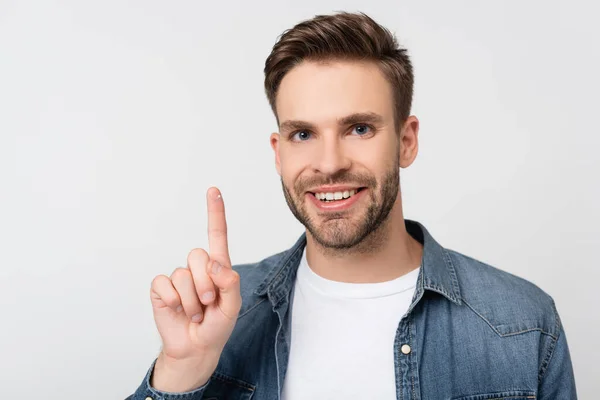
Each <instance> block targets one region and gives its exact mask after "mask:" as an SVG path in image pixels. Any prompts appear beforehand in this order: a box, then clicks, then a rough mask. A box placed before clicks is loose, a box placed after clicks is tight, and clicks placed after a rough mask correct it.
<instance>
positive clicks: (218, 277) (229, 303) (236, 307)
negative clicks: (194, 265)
mask: <svg viewBox="0 0 600 400" xmlns="http://www.w3.org/2000/svg"><path fill="white" fill-rule="evenodd" d="M207 267H208V274H209V275H210V278H211V279H212V281H213V283H214V284H215V286H216V287H217V289H219V296H218V299H217V300H218V305H219V307H220V308H221V311H222V312H223V313H224V314H225V315H226V316H227V317H229V318H232V319H236V318H237V314H238V313H239V312H240V308H241V307H242V297H241V294H240V275H239V274H238V273H237V272H236V271H234V270H233V269H232V268H230V267H226V266H223V265H221V263H219V262H218V261H215V260H212V261H211V262H209V263H208V265H207Z"/></svg>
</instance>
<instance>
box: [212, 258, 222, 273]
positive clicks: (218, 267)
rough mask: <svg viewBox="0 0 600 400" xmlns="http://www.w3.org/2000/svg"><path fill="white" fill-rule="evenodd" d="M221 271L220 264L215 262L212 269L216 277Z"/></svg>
mask: <svg viewBox="0 0 600 400" xmlns="http://www.w3.org/2000/svg"><path fill="white" fill-rule="evenodd" d="M220 271H221V264H219V263H218V262H216V261H213V264H212V268H211V272H212V273H213V274H215V275H216V274H218V273H219V272H220Z"/></svg>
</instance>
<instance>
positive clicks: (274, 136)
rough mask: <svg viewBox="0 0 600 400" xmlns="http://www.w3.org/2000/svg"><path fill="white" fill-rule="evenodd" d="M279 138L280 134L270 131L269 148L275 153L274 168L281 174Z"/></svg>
mask: <svg viewBox="0 0 600 400" xmlns="http://www.w3.org/2000/svg"><path fill="white" fill-rule="evenodd" d="M279 139H280V135H279V133H277V132H273V133H271V138H270V141H271V148H272V149H273V152H274V153H275V168H276V169H277V173H278V174H279V176H281V162H280V161H279Z"/></svg>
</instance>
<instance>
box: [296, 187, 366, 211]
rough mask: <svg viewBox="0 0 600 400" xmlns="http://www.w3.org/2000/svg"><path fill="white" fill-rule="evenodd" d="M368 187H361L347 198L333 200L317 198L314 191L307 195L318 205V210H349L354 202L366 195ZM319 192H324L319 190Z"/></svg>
mask: <svg viewBox="0 0 600 400" xmlns="http://www.w3.org/2000/svg"><path fill="white" fill-rule="evenodd" d="M367 190H368V189H367V188H361V189H360V190H358V192H357V193H355V194H354V195H352V196H350V197H348V198H346V199H340V200H333V201H323V200H319V199H317V197H316V196H315V194H314V193H310V192H307V193H306V196H307V197H308V200H309V201H310V202H311V203H312V204H314V205H315V207H317V209H318V210H320V211H323V212H327V211H345V210H348V209H349V208H350V207H352V205H353V204H354V203H356V202H357V201H359V200H360V199H361V198H362V197H363V196H365V192H367ZM317 193H323V192H317ZM327 193H331V192H327Z"/></svg>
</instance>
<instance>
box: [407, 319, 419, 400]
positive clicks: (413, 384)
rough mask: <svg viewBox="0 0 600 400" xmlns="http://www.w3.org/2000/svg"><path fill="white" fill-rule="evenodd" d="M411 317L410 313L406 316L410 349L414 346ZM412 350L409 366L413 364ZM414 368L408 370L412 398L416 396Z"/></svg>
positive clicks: (412, 351)
mask: <svg viewBox="0 0 600 400" xmlns="http://www.w3.org/2000/svg"><path fill="white" fill-rule="evenodd" d="M412 318H413V317H412V315H411V316H410V317H409V318H408V343H410V346H411V349H412V347H414V343H413V340H412V329H411V327H412ZM414 352H415V350H414V349H412V350H411V352H410V358H411V359H410V361H411V362H410V366H412V365H413V362H412V358H413V356H414V355H415V353H414ZM415 370H416V368H414V369H413V368H411V370H410V381H411V383H412V398H413V399H416V398H417V396H416V392H415V375H414V371H415Z"/></svg>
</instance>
